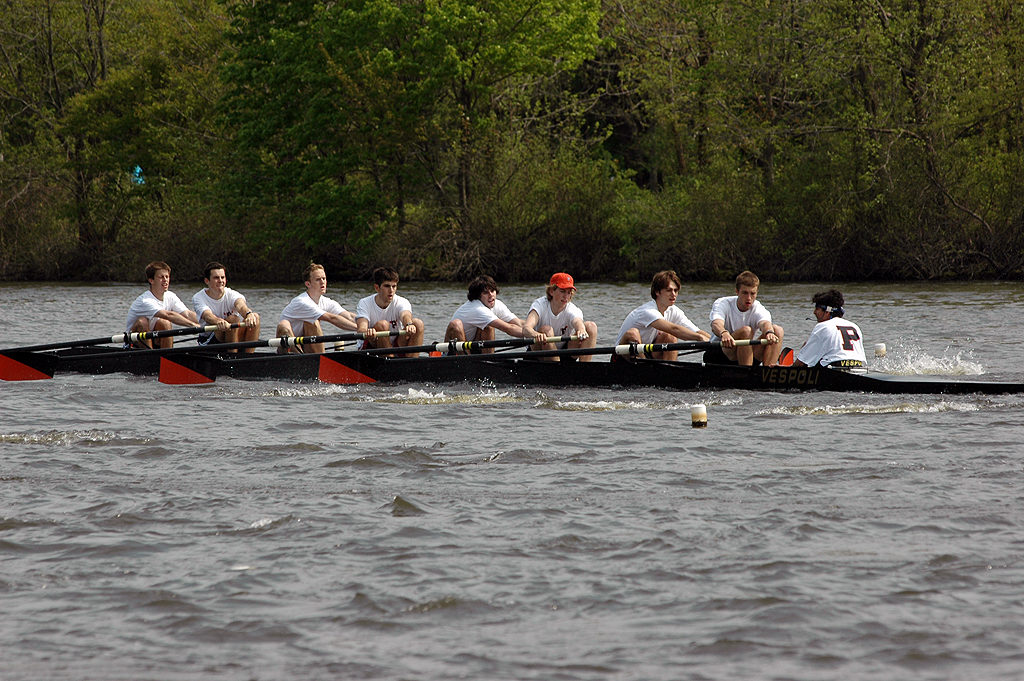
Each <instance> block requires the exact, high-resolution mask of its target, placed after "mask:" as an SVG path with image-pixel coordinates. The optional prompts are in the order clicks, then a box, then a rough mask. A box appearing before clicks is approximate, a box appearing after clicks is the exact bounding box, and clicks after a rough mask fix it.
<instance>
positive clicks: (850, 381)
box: [53, 348, 1024, 394]
mask: <svg viewBox="0 0 1024 681" xmlns="http://www.w3.org/2000/svg"><path fill="white" fill-rule="evenodd" d="M53 354H54V357H55V358H56V363H57V366H56V371H57V372H58V373H65V372H77V373H87V374H106V373H115V372H126V373H131V374H139V375H157V374H159V375H160V376H161V381H163V382H166V383H202V382H211V381H212V380H214V379H215V378H217V377H228V378H234V379H241V380H285V381H313V380H321V381H324V382H329V383H341V384H352V385H354V384H363V383H402V382H405V383H410V382H412V383H417V384H423V383H455V382H467V381H469V382H483V383H492V384H497V385H544V386H570V385H579V386H591V387H618V388H636V387H654V388H670V389H676V390H697V389H739V390H769V391H810V390H827V391H838V392H869V393H887V394H900V393H902V394H966V393H986V394H1000V393H1024V383H1017V382H1009V381H978V380H957V379H950V378H946V377H939V376H902V375H893V374H885V373H880V372H874V371H864V372H854V371H845V370H837V369H830V368H826V367H801V368H797V367H781V366H780V367H739V366H735V365H719V364H704V363H701V362H698V361H685V360H683V361H664V360H657V359H646V358H633V359H629V360H622V361H615V362H609V361H596V360H595V361H592V362H577V361H560V362H547V361H542V360H540V359H535V358H534V357H533V355H539V354H541V353H527V352H517V353H496V354H493V355H468V356H467V355H443V356H440V357H427V356H420V357H387V356H384V355H381V354H368V353H362V352H327V353H323V354H315V353H307V354H288V355H281V354H276V353H270V352H254V353H252V354H248V355H239V356H232V355H216V354H212V353H210V352H202V351H196V350H194V349H189V350H185V349H182V351H181V352H178V353H176V354H169V353H166V352H165V353H159V352H155V351H135V352H128V353H125V352H121V351H119V350H118V349H115V348H71V349H66V350H59V351H56V352H55V353H53Z"/></svg>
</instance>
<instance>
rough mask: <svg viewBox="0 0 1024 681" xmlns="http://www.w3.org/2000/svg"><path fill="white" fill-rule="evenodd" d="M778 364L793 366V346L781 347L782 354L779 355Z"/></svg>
mask: <svg viewBox="0 0 1024 681" xmlns="http://www.w3.org/2000/svg"><path fill="white" fill-rule="evenodd" d="M779 366H783V367H791V366H793V348H783V349H782V354H781V355H779Z"/></svg>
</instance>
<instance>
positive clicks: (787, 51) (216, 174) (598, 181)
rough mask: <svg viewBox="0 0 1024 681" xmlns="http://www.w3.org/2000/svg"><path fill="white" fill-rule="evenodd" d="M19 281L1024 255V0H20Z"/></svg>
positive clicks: (847, 272) (924, 268) (16, 99)
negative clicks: (223, 272) (213, 269)
mask: <svg viewBox="0 0 1024 681" xmlns="http://www.w3.org/2000/svg"><path fill="white" fill-rule="evenodd" d="M2 6H3V10H2V14H3V17H4V20H3V21H0V278H5V279H35V278H45V279H101V280H102V279H115V280H125V279H137V278H139V277H140V272H141V270H142V268H143V267H144V265H145V263H146V262H147V261H149V260H151V259H163V260H167V261H169V262H171V263H172V265H173V266H174V268H175V273H176V277H193V278H194V277H195V276H196V274H198V273H199V272H200V271H201V267H202V265H203V263H204V262H206V261H208V260H211V259H218V260H222V261H224V262H226V263H229V267H230V268H231V272H232V278H234V279H238V280H241V279H247V280H251V281H294V280H296V279H297V278H298V273H299V272H300V271H301V268H302V266H303V264H304V263H306V262H308V261H309V260H310V259H311V258H312V259H315V260H317V261H320V262H323V263H325V264H326V265H327V266H328V268H329V271H330V272H331V274H332V277H334V278H357V277H364V276H365V275H366V274H367V272H368V271H369V270H370V269H372V268H373V267H374V266H376V265H378V264H382V263H387V264H392V265H394V266H396V267H397V268H398V269H399V271H400V272H401V273H402V275H403V277H406V278H418V279H452V280H458V279H465V278H467V277H470V276H472V275H474V274H477V273H480V272H487V273H490V274H492V275H494V276H495V277H497V278H498V279H499V280H504V281H510V280H540V279H545V278H546V277H547V276H548V275H549V274H550V272H552V271H555V270H560V269H564V270H567V271H570V272H572V273H573V274H574V275H575V276H576V277H577V278H580V279H584V280H585V279H612V280H618V279H643V278H647V277H649V276H650V274H651V273H652V272H654V271H656V270H658V269H661V268H665V267H671V268H674V269H676V270H678V271H679V272H680V274H682V275H683V276H684V277H686V278H690V279H711V278H731V277H732V276H734V274H735V273H736V272H737V271H739V270H741V269H744V268H751V269H754V270H756V271H758V272H759V273H760V274H761V275H762V277H767V278H771V279H774V280H806V279H880V278H893V279H906V278H911V279H941V278H977V277H1000V278H1018V277H1021V276H1022V274H1024V198H1022V197H1024V60H1021V59H1020V55H1021V54H1022V53H1024V49H1022V48H1024V6H1021V5H1020V4H1019V3H1016V2H1014V1H1013V0H985V1H982V0H915V1H914V2H909V1H904V0H899V1H894V0H824V1H821V0H769V1H768V2H756V3H747V2H737V3H717V2H709V1H708V0H603V1H602V0H528V1H524V0H487V1H486V2H484V1H480V0H477V1H469V0H431V1H423V0H410V1H408V2H405V1H403V2H395V1H394V0H337V1H336V2H322V1H320V2H314V1H312V0H278V1H275V2H264V1H261V0H184V1H183V0H137V1H136V2H131V3H116V2H113V0H74V1H72V0H17V2H14V1H5V2H3V5H2Z"/></svg>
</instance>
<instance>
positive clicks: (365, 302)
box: [356, 294, 412, 331]
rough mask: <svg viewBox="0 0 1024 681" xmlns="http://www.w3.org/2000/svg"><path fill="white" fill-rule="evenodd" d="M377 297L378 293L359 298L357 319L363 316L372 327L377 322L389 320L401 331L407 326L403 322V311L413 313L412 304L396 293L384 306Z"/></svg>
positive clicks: (393, 327) (394, 328) (393, 326)
mask: <svg viewBox="0 0 1024 681" xmlns="http://www.w3.org/2000/svg"><path fill="white" fill-rule="evenodd" d="M376 297H377V294H374V295H372V296H366V297H365V298H361V299H360V300H359V303H358V304H356V319H359V318H360V317H362V318H363V319H365V320H366V321H367V322H369V323H370V327H371V328H372V327H373V325H374V324H376V323H377V322H380V321H385V322H389V323H390V324H391V328H392V330H395V331H401V330H402V329H403V328H404V327H405V325H404V324H402V313H403V312H409V313H412V305H410V304H409V301H408V300H406V299H405V298H403V297H402V296H398V295H396V296H395V297H394V298H392V299H391V302H390V303H389V304H388V306H387V307H384V308H382V307H381V306H380V305H378V304H377V301H376V300H375V298H376Z"/></svg>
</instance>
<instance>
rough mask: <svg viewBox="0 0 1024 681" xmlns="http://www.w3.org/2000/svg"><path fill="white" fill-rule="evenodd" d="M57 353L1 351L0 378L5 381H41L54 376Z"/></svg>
mask: <svg viewBox="0 0 1024 681" xmlns="http://www.w3.org/2000/svg"><path fill="white" fill-rule="evenodd" d="M57 361H58V360H57V357H56V355H41V354H38V353H34V352H18V351H8V352H3V353H0V379H3V380H5V381H41V380H45V379H48V378H53V372H54V371H56V370H57Z"/></svg>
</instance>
